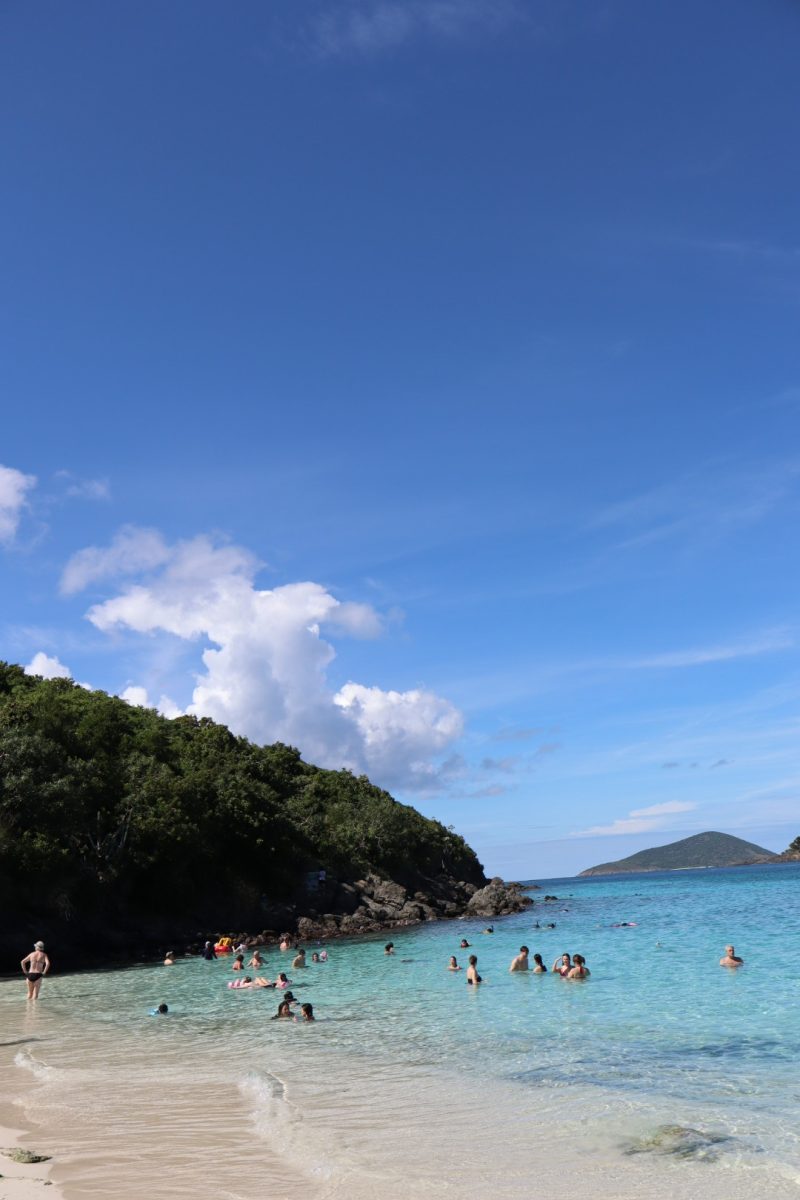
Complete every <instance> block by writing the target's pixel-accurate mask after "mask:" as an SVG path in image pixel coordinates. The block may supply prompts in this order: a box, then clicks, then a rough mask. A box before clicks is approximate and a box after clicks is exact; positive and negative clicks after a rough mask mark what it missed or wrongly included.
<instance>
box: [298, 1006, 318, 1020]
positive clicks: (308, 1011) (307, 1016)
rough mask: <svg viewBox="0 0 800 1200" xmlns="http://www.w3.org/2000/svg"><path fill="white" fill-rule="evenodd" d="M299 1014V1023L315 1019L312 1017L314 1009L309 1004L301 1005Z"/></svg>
mask: <svg viewBox="0 0 800 1200" xmlns="http://www.w3.org/2000/svg"><path fill="white" fill-rule="evenodd" d="M300 1012H301V1013H302V1014H303V1015H302V1017H301V1018H300V1020H301V1021H314V1020H316V1018H315V1016H314V1009H313V1008H312V1006H311V1005H310V1004H301V1005H300Z"/></svg>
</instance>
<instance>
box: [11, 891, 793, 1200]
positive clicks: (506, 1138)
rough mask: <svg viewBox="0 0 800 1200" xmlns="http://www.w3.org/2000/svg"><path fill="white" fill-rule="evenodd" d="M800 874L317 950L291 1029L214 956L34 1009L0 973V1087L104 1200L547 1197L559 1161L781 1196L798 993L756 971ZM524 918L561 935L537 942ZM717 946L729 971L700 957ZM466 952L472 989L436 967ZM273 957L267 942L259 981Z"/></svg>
mask: <svg viewBox="0 0 800 1200" xmlns="http://www.w3.org/2000/svg"><path fill="white" fill-rule="evenodd" d="M799 882H800V868H790V869H788V870H784V869H783V868H779V869H773V868H760V869H749V870H747V871H739V872H731V871H728V872H703V873H701V874H698V875H694V876H693V877H688V876H687V874H686V873H681V874H680V876H678V877H675V876H666V877H665V876H655V877H654V876H648V877H639V878H635V879H634V878H628V879H625V878H621V879H619V878H618V879H615V880H614V879H609V878H606V879H590V880H589V879H587V880H565V881H559V882H557V883H552V882H551V883H550V884H549V885H548V887H547V889H546V890H547V891H550V892H555V893H557V894H558V895H560V896H562V897H563V896H565V895H568V896H569V899H568V900H567V902H566V903H565V904H563V905H559V906H558V911H555V915H553V914H554V910H555V906H553V905H548V906H546V907H545V905H543V904H542V905H539V904H537V906H536V909H535V912H534V914H533V915H532V914H530V913H529V914H521V915H520V916H517V917H513V918H509V919H508V920H506V921H502V922H501V921H498V922H496V924H495V930H496V932H495V934H494V935H493V936H484V935H482V934H481V932H480V929H481V927H482V923H481V922H471V923H470V922H456V923H452V924H446V925H434V926H426V927H424V928H421V929H418V930H413V931H408V932H406V933H395V934H393V938H394V940H395V943H396V945H397V954H396V955H395V956H394V957H389V956H386V955H384V953H383V940H382V939H380V938H376V939H367V940H364V941H362V942H360V943H358V944H355V943H354V944H346V943H333V944H332V945H331V946H330V947H329V951H330V957H329V960H328V962H327V963H320V964H314V965H311V964H309V966H308V967H307V968H306V969H305V970H300V971H297V972H294V973H293V984H292V990H293V992H294V994H295V995H296V996H297V997H298V999H299V1000H306V999H308V1000H311V1001H312V1002H313V1004H314V1009H315V1013H316V1014H317V1016H318V1021H317V1022H316V1023H315V1024H314V1025H308V1026H305V1025H295V1024H293V1023H291V1022H283V1021H275V1022H273V1021H271V1019H270V1018H271V1017H272V1015H273V1014H274V1012H275V1010H276V1008H277V1002H278V998H279V997H278V995H277V994H276V993H275V992H273V991H256V992H247V991H235V990H234V991H231V990H230V989H228V988H227V986H226V985H227V982H228V980H230V979H231V978H233V976H232V974H231V971H230V964H229V963H228V962H225V961H219V962H212V963H206V962H204V961H202V960H196V959H193V960H182V961H179V962H178V964H177V965H176V966H175V967H174V968H164V967H162V966H161V965H158V966H153V967H137V968H132V969H130V970H126V971H106V972H98V973H96V974H82V975H80V976H71V977H62V978H59V977H58V975H57V974H54V975H53V976H52V977H50V978H48V980H47V981H46V982H47V985H48V987H47V991H46V992H45V991H43V993H42V1000H41V1001H40V1003H39V1005H38V1006H33V1005H26V1004H25V1002H24V1000H22V999H21V996H22V994H23V993H21V991H20V988H21V986H23V985H21V984H20V983H19V981H8V982H3V983H2V984H0V1034H2V1035H3V1037H4V1039H5V1041H4V1045H3V1046H0V1055H1V1056H0V1062H2V1064H4V1067H3V1069H4V1072H5V1074H4V1076H3V1078H2V1080H0V1082H2V1083H3V1085H4V1089H3V1090H4V1092H5V1093H6V1094H9V1093H12V1094H15V1095H17V1096H18V1097H19V1100H20V1105H21V1112H22V1114H23V1115H24V1116H25V1117H26V1118H27V1119H28V1120H31V1121H33V1122H35V1123H37V1124H38V1125H40V1126H41V1128H42V1131H43V1134H44V1135H46V1137H47V1143H48V1145H47V1148H48V1150H51V1149H52V1150H55V1151H56V1152H57V1154H59V1159H58V1164H57V1168H56V1171H55V1177H56V1178H57V1179H58V1178H59V1176H60V1175H61V1176H63V1177H64V1178H65V1179H66V1181H67V1195H68V1197H69V1200H88V1198H90V1197H101V1196H102V1197H107V1196H108V1195H109V1194H110V1193H109V1180H110V1179H111V1178H112V1177H113V1178H114V1180H115V1181H116V1187H115V1189H114V1191H115V1195H116V1196H118V1197H122V1198H123V1200H125V1198H126V1197H129V1198H130V1200H137V1198H138V1197H141V1198H142V1200H145V1198H146V1200H152V1198H153V1197H154V1196H158V1197H164V1198H165V1200H170V1198H171V1197H183V1196H187V1197H188V1196H190V1195H191V1196H197V1195H203V1196H215V1197H216V1196H226V1197H230V1198H232V1200H238V1197H245V1196H247V1197H250V1196H252V1194H253V1190H254V1187H256V1186H258V1187H259V1188H261V1189H262V1190H268V1191H269V1193H270V1195H271V1196H272V1197H277V1198H278V1200H280V1197H283V1196H285V1197H287V1200H294V1197H295V1196H297V1197H299V1196H301V1195H302V1196H304V1197H306V1198H310V1200H335V1198H338V1197H345V1196H347V1198H348V1200H359V1198H360V1197H364V1200H388V1198H389V1197H396V1196H398V1195H401V1194H402V1195H403V1196H404V1197H409V1198H411V1200H414V1198H416V1197H420V1198H422V1197H427V1196H429V1195H431V1196H432V1195H434V1194H435V1195H437V1196H438V1195H441V1194H442V1193H446V1192H448V1191H450V1190H455V1189H456V1188H457V1189H458V1193H459V1200H473V1197H475V1198H476V1197H477V1196H478V1195H479V1194H480V1195H481V1196H482V1195H483V1193H484V1192H485V1191H486V1189H487V1188H491V1190H492V1193H493V1195H494V1197H501V1198H502V1197H509V1198H512V1197H513V1198H514V1200H516V1198H518V1197H522V1196H523V1195H524V1196H526V1197H527V1196H528V1194H529V1192H530V1189H531V1187H532V1186H533V1185H534V1184H535V1185H536V1186H537V1187H543V1186H552V1187H560V1186H563V1184H564V1163H565V1162H568V1163H569V1164H570V1165H569V1175H570V1180H571V1182H572V1183H574V1185H575V1186H584V1187H590V1188H591V1189H592V1191H593V1192H594V1193H596V1194H597V1195H598V1196H607V1197H615V1198H618V1200H621V1198H623V1197H631V1200H632V1198H633V1197H637V1198H638V1197H640V1196H641V1195H644V1194H648V1195H650V1194H655V1196H656V1197H659V1196H662V1195H663V1196H664V1197H666V1196H668V1195H669V1196H671V1197H682V1196H685V1197H686V1200H689V1198H690V1197H692V1200H694V1198H695V1197H696V1196H697V1195H698V1194H702V1195H703V1197H704V1198H707V1200H715V1198H716V1197H718V1196H719V1197H720V1198H721V1197H723V1196H725V1197H726V1200H727V1198H728V1197H733V1198H736V1197H738V1196H742V1197H744V1196H745V1194H746V1195H747V1196H748V1198H749V1200H752V1198H753V1196H756V1197H757V1196H759V1195H763V1196H766V1195H767V1194H769V1195H770V1196H771V1197H776V1196H778V1197H780V1196H783V1195H786V1196H788V1195H793V1196H796V1195H797V1185H798V1181H800V1146H799V1145H798V1135H797V1131H796V1119H795V1104H796V1099H797V1094H796V1093H797V1086H796V1083H795V1077H796V1066H795V1064H796V1062H797V1054H798V1049H800V1042H798V1031H797V1021H796V983H795V980H794V978H792V977H791V975H790V973H788V972H787V973H785V974H783V975H777V974H775V973H774V972H773V971H772V970H771V969H770V966H771V964H772V963H774V961H776V959H775V955H776V953H777V949H778V947H779V946H780V948H781V954H782V956H783V961H784V962H785V961H786V947H787V945H796V944H798V943H797V938H796V935H797V933H798V932H800V914H799V913H798V903H797V899H796V897H797V885H798V883H799ZM562 907H567V908H568V909H569V911H568V912H563V911H560V910H561V908H562ZM540 910H541V912H547V915H548V919H554V920H556V922H557V928H556V929H555V930H544V929H538V930H537V929H534V928H533V927H532V926H533V922H534V920H535V917H536V916H538V915H539V913H540ZM765 910H767V911H770V912H772V913H780V914H781V917H780V924H778V922H777V920H776V921H775V923H774V925H773V926H769V925H768V924H765V923H764V922H763V919H762V916H761V914H763V912H764V911H765ZM541 919H542V920H544V917H542V918H541ZM622 920H629V921H636V922H637V924H636V925H635V926H631V927H626V928H623V927H620V926H618V925H617V926H616V927H615V924H616V923H617V922H619V921H622ZM792 934H794V935H795V937H794V939H792ZM463 936H466V937H467V938H468V939H469V940H470V941H471V942H472V943H473V945H472V947H471V949H470V950H467V951H466V952H465V951H462V950H460V949H459V941H460V939H461V938H462V937H463ZM523 941H524V942H525V943H526V944H527V945H528V946H530V948H531V951H532V952H533V951H540V952H541V953H542V955H543V957H544V959H545V961H546V962H547V963H548V964H549V963H551V962H552V961H553V959H554V958H555V957H556V955H557V954H560V953H562V952H563V951H565V950H568V951H570V952H571V953H574V952H575V951H580V952H581V953H583V954H585V955H586V957H587V959H588V962H589V966H590V967H591V969H592V972H593V975H592V978H591V980H589V981H588V982H587V983H585V984H571V983H569V982H566V981H564V980H561V979H560V978H558V977H556V976H553V975H548V976H533V975H528V976H521V975H509V973H508V964H509V962H510V959H511V957H512V956H513V954H515V953H516V951H517V950H518V948H519V945H520V944H521V943H522V942H523ZM728 941H734V942H735V944H736V945H737V948H741V951H742V953H743V954H744V956H745V958H746V960H747V965H746V967H745V969H744V970H742V971H739V972H727V971H724V970H722V969H720V968H719V967H718V966H717V965H716V964H717V961H718V959H719V956H720V953H721V948H722V947H723V946H724V945H725V943H726V942H728ZM470 952H474V953H476V954H477V955H478V959H479V969H480V971H481V974H482V975H483V977H484V979H485V980H486V982H485V984H484V985H483V986H482V987H481V988H480V989H472V988H469V989H468V988H467V987H466V986H465V983H464V978H463V974H460V973H452V972H449V971H447V969H446V967H447V961H448V958H449V956H450V955H451V954H456V955H457V956H458V958H459V962H461V961H462V959H464V957H465V954H468V953H470ZM54 957H55V956H54ZM289 958H290V956H289V955H281V954H280V953H279V952H277V951H273V950H270V951H269V952H268V953H267V954H266V959H267V967H266V970H267V973H268V974H269V975H271V976H273V977H274V975H275V974H276V973H277V971H278V970H283V969H286V965H287V960H288V959H289ZM404 960H405V961H404ZM290 973H291V972H290ZM162 1001H164V1002H166V1003H168V1004H169V1007H170V1012H169V1014H168V1016H166V1017H155V1018H154V1017H150V1016H149V1015H148V1014H149V1011H150V1009H151V1008H153V1007H154V1006H155V1005H157V1004H158V1003H160V1002H162ZM34 1041H35V1042H37V1043H38V1044H37V1045H31V1044H26V1043H31V1042H34ZM670 1131H671V1132H670ZM676 1131H684V1132H676ZM653 1154H658V1156H659V1160H658V1161H659V1169H658V1174H657V1176H656V1177H653V1172H652V1166H650V1165H648V1164H649V1163H650V1162H651V1160H652V1155H653ZM65 1156H66V1157H65ZM698 1172H700V1173H701V1174H700V1175H698ZM698 1189H701V1190H700V1191H699V1190H698Z"/></svg>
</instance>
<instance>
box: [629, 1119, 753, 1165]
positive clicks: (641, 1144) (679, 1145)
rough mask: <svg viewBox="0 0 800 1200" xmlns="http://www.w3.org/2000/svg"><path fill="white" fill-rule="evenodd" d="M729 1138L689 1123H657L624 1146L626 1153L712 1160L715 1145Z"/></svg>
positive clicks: (714, 1153) (714, 1155) (715, 1148)
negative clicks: (707, 1131)
mask: <svg viewBox="0 0 800 1200" xmlns="http://www.w3.org/2000/svg"><path fill="white" fill-rule="evenodd" d="M729 1140H730V1139H729V1138H727V1137H726V1136H725V1135H724V1134H717V1133H703V1131H702V1130H700V1129H693V1128H692V1126H691V1125H658V1126H657V1127H656V1128H655V1129H654V1130H653V1131H652V1133H646V1134H643V1135H642V1136H641V1137H640V1138H637V1139H636V1141H634V1142H632V1143H631V1144H630V1145H629V1146H627V1147H626V1149H625V1153H626V1154H664V1155H672V1156H673V1157H674V1158H692V1159H698V1160H705V1161H706V1162H713V1161H714V1160H715V1159H716V1158H717V1157H718V1153H717V1147H718V1146H719V1145H721V1144H722V1143H723V1142H727V1141H729Z"/></svg>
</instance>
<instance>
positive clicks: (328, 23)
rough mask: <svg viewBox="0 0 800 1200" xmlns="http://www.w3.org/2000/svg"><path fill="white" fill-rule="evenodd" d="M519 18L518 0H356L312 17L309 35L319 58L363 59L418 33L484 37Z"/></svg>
mask: <svg viewBox="0 0 800 1200" xmlns="http://www.w3.org/2000/svg"><path fill="white" fill-rule="evenodd" d="M523 19H525V13H524V11H523V9H522V7H521V6H520V5H519V4H518V3H517V0H403V2H402V3H400V2H399V0H372V2H368V3H365V2H363V0H356V2H351V3H349V4H341V5H339V6H338V7H337V8H335V9H331V10H330V11H326V12H324V13H323V14H322V15H321V16H319V17H317V18H316V20H314V21H313V22H312V23H311V25H310V34H311V40H312V44H313V46H314V49H315V50H316V52H317V53H318V54H320V55H322V56H324V57H341V56H343V55H350V54H357V55H363V56H365V57H368V56H373V55H376V54H381V53H383V52H385V51H388V50H394V49H396V48H397V47H399V46H402V45H403V44H404V43H405V42H408V41H409V40H411V39H412V38H414V37H417V36H428V37H434V38H438V39H440V40H452V39H455V38H463V37H468V36H475V35H476V34H478V35H485V34H487V33H492V32H497V31H499V30H502V29H505V28H506V27H507V26H508V25H509V24H511V23H513V22H517V21H521V20H523Z"/></svg>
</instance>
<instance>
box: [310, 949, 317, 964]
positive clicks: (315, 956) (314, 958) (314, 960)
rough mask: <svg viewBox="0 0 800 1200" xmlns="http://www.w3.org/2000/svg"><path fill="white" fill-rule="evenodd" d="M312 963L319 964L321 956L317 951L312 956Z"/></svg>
mask: <svg viewBox="0 0 800 1200" xmlns="http://www.w3.org/2000/svg"><path fill="white" fill-rule="evenodd" d="M311 961H312V962H319V955H318V954H317V952H316V950H315V951H314V953H313V954H312V955H311Z"/></svg>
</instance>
